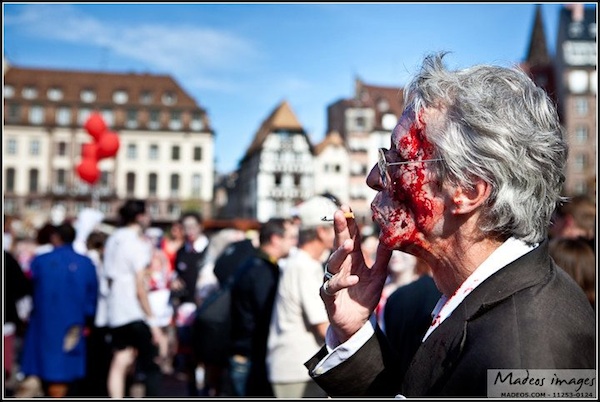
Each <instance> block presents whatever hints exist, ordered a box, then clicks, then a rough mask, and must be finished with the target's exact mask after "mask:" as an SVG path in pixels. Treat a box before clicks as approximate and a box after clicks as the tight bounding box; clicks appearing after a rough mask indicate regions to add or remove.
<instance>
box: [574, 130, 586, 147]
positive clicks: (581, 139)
mask: <svg viewBox="0 0 600 402" xmlns="http://www.w3.org/2000/svg"><path fill="white" fill-rule="evenodd" d="M588 137H589V136H588V128H587V126H577V127H576V128H575V140H576V141H577V143H578V144H585V143H587V141H588Z"/></svg>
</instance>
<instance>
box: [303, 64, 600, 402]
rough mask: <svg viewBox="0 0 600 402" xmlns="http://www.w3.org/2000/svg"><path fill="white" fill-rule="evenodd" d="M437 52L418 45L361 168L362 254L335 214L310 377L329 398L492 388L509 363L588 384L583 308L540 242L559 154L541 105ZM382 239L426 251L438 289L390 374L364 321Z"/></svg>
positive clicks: (588, 319) (517, 83)
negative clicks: (368, 225)
mask: <svg viewBox="0 0 600 402" xmlns="http://www.w3.org/2000/svg"><path fill="white" fill-rule="evenodd" d="M442 58H443V54H433V55H429V56H427V57H426V58H425V59H424V62H423V64H422V67H421V70H420V72H419V73H418V74H417V75H416V76H415V77H414V79H413V80H412V81H411V82H410V83H409V85H408V86H406V87H405V93H404V99H405V110H404V113H403V114H402V116H401V117H400V119H399V121H398V124H397V125H396V127H395V128H394V130H393V131H392V133H391V146H390V149H381V150H380V153H379V162H378V164H377V165H375V166H374V168H373V169H372V170H371V172H370V173H369V175H368V177H367V184H368V185H369V187H371V188H373V189H375V190H376V191H377V195H376V196H375V198H374V200H373V202H372V203H371V209H372V212H373V219H374V221H375V222H376V223H377V224H378V225H379V227H380V229H381V231H380V235H379V240H380V245H379V249H378V252H377V257H376V260H375V262H374V263H373V265H371V266H367V264H365V261H364V258H363V255H362V253H361V251H360V232H359V230H358V226H357V223H356V222H355V221H354V219H352V218H345V217H344V214H343V212H349V211H350V206H348V205H343V206H342V207H341V210H339V211H336V213H335V215H334V228H335V232H336V241H335V244H336V246H335V251H334V252H333V253H332V255H331V257H330V258H329V260H328V265H327V267H328V275H327V278H326V281H325V282H324V285H323V287H322V288H321V298H322V300H323V302H324V304H325V307H326V309H327V312H328V316H329V321H330V323H331V325H330V327H329V329H328V333H327V338H326V347H323V348H322V349H321V350H320V351H319V352H318V353H317V354H315V355H314V356H313V358H311V359H309V361H307V362H306V365H307V367H308V369H309V373H310V375H311V376H312V378H314V379H315V380H316V381H317V382H318V383H319V385H321V387H323V388H324V389H325V390H327V392H328V394H329V395H331V396H365V395H370V396H373V395H387V396H394V395H398V394H399V395H403V396H406V397H424V396H435V397H460V398H464V397H493V396H500V394H498V395H496V392H497V391H498V390H499V389H502V388H503V387H504V389H505V390H507V391H510V390H511V387H510V386H511V385H512V386H513V388H512V389H513V390H514V389H515V388H514V386H515V385H516V384H515V383H514V381H513V382H512V384H509V383H508V381H506V379H507V378H508V376H509V375H510V378H512V379H513V380H514V379H515V378H517V377H518V379H519V380H520V381H521V384H523V382H522V381H523V378H525V376H526V375H528V376H529V378H533V377H535V378H536V379H538V383H539V382H544V383H545V385H546V388H544V387H532V386H531V384H530V385H529V388H526V389H525V391H527V392H533V391H535V392H537V393H538V394H539V395H542V394H540V392H546V391H548V390H550V389H552V387H551V385H552V384H551V380H552V379H554V378H555V377H554V375H555V374H556V375H557V376H559V377H563V378H565V376H566V377H567V378H569V379H570V378H575V381H579V379H580V376H581V375H583V376H584V377H585V376H586V375H588V374H590V373H591V375H592V377H593V378H591V381H592V382H595V370H593V369H594V368H595V360H596V348H595V346H596V339H595V318H594V312H593V310H592V308H591V306H590V305H589V302H588V301H587V299H586V297H585V295H584V293H583V291H582V290H581V289H580V288H579V286H578V285H577V284H576V283H575V282H574V281H573V280H572V279H571V278H570V277H569V276H568V275H567V274H566V273H565V271H564V270H562V269H561V268H559V267H558V266H557V265H556V264H555V263H554V261H553V260H552V259H551V258H550V255H549V253H548V240H547V237H548V226H549V224H550V218H551V216H552V212H553V211H554V209H555V207H556V205H557V203H558V202H560V201H561V200H562V199H563V197H562V196H561V191H562V188H563V182H564V179H565V176H564V169H565V163H566V160H567V144H566V142H565V139H564V136H563V130H562V128H561V125H560V122H559V119H558V115H557V113H556V110H555V108H554V105H553V103H552V101H551V100H550V99H549V97H548V95H547V94H546V93H545V92H544V91H543V90H542V89H541V88H539V87H537V86H536V85H535V84H534V83H533V81H532V80H531V79H530V78H529V77H528V76H527V75H526V74H524V73H523V72H522V71H519V70H517V69H514V68H506V67H500V66H491V65H477V66H473V67H470V68H466V69H462V70H458V71H450V70H448V69H446V68H445V67H444V65H443V63H442ZM392 250H401V251H405V252H408V253H410V254H413V255H415V256H417V257H419V258H422V259H423V260H425V261H426V262H427V263H428V265H429V266H430V267H431V269H432V274H433V278H434V280H435V283H436V285H437V287H438V289H439V290H440V291H441V292H442V297H441V298H440V301H439V302H438V304H437V305H436V307H435V308H434V310H433V312H432V316H433V321H432V323H431V326H430V328H429V330H428V331H427V332H426V334H425V336H424V338H423V341H422V343H421V346H420V347H419V349H418V350H417V352H416V354H415V356H414V357H413V359H412V362H411V363H410V366H409V367H408V370H407V371H406V374H405V375H404V376H402V375H401V374H399V370H398V364H397V360H398V359H396V358H394V356H393V354H391V353H390V350H389V347H388V345H387V339H386V338H385V335H383V334H382V332H381V331H380V330H379V328H378V327H377V324H376V322H375V320H374V317H373V311H374V309H375V307H376V306H377V302H378V301H379V298H380V295H381V291H382V288H383V285H384V283H385V279H386V277H387V266H388V261H389V259H390V255H391V251H392ZM578 369H584V370H578ZM533 370H536V371H533ZM498 375H500V379H504V380H500V384H498V382H497V381H498V378H499V377H498ZM490 378H491V380H492V381H490ZM585 378H587V380H588V384H589V381H590V377H585ZM494 381H496V382H494ZM582 384H583V383H582ZM525 385H528V384H525ZM507 388H508V389H507ZM563 389H564V388H563ZM554 390H555V391H556V395H562V394H561V392H562V391H561V389H560V387H559V388H554ZM572 391H573V392H575V390H572ZM586 391H589V387H588V388H586ZM594 393H595V392H594ZM509 394H510V393H509ZM548 395H550V396H552V393H551V392H550V391H548ZM548 395H546V396H548ZM565 395H567V394H565ZM589 396H590V397H592V396H593V395H591V393H590V395H589Z"/></svg>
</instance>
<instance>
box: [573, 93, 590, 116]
mask: <svg viewBox="0 0 600 402" xmlns="http://www.w3.org/2000/svg"><path fill="white" fill-rule="evenodd" d="M588 111H589V106H588V100H587V99H586V98H584V97H582V96H578V97H577V98H575V112H576V113H577V115H578V116H587V114H588Z"/></svg>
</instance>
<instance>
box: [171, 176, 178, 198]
mask: <svg viewBox="0 0 600 402" xmlns="http://www.w3.org/2000/svg"><path fill="white" fill-rule="evenodd" d="M178 195H179V175H178V174H177V173H173V174H172V175H171V197H177V196H178Z"/></svg>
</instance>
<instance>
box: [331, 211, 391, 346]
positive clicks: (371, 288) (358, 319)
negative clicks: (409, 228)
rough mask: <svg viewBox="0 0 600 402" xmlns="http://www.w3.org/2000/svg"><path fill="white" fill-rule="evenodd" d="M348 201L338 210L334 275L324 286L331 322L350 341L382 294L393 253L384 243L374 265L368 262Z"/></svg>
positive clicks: (340, 336) (344, 338)
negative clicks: (363, 252)
mask: <svg viewBox="0 0 600 402" xmlns="http://www.w3.org/2000/svg"><path fill="white" fill-rule="evenodd" d="M347 212H350V208H349V207H348V206H347V205H342V207H341V209H340V210H338V211H336V212H335V214H334V229H335V246H334V247H337V249H336V250H335V251H334V252H333V253H332V254H331V256H330V257H329V260H328V261H327V265H326V266H327V272H329V274H331V275H332V276H331V275H329V276H331V277H330V279H327V278H326V281H325V282H326V283H324V286H323V287H321V298H322V299H323V302H324V303H325V308H326V309H327V314H328V316H329V322H330V325H331V328H332V330H333V331H334V333H335V334H336V336H337V338H338V340H339V341H340V343H343V342H345V341H347V340H348V339H349V338H350V337H351V336H352V335H354V334H355V333H356V332H357V331H358V330H359V329H360V328H362V327H363V325H364V324H365V323H366V322H367V321H368V320H369V317H370V316H371V314H372V313H373V310H375V307H376V306H377V304H378V303H379V299H380V298H381V292H382V290H383V285H384V284H385V280H386V278H387V275H388V270H387V266H388V262H389V260H390V257H391V255H392V252H391V250H388V249H387V248H385V247H384V246H383V245H381V244H379V246H378V248H377V259H376V261H375V263H374V264H373V266H372V267H368V266H367V265H366V263H365V259H364V256H363V254H362V251H361V237H360V231H359V228H358V225H357V224H356V222H355V220H354V219H353V218H346V217H345V213H347Z"/></svg>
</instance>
